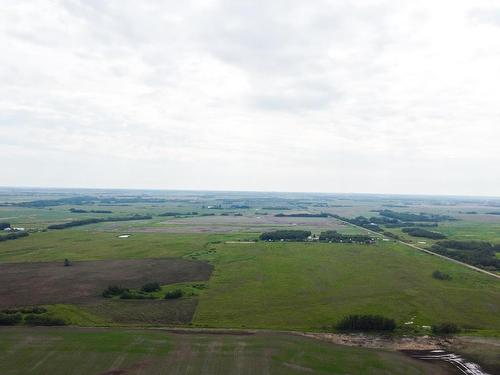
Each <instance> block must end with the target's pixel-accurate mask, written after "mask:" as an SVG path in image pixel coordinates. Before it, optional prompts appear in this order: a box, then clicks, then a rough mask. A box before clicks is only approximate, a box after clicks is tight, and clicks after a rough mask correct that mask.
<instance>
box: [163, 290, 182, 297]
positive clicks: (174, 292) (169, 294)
mask: <svg viewBox="0 0 500 375" xmlns="http://www.w3.org/2000/svg"><path fill="white" fill-rule="evenodd" d="M183 294H184V292H183V291H182V290H181V289H174V290H170V291H168V292H167V293H165V299H175V298H181V297H182V296H183Z"/></svg>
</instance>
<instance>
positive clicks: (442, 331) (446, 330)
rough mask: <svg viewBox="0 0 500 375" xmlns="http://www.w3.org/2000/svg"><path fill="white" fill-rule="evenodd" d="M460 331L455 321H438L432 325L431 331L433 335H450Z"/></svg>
mask: <svg viewBox="0 0 500 375" xmlns="http://www.w3.org/2000/svg"><path fill="white" fill-rule="evenodd" d="M460 331H461V330H460V327H459V326H458V325H456V324H455V323H440V324H436V325H433V326H432V333H434V334H435V335H451V334H454V333H460Z"/></svg>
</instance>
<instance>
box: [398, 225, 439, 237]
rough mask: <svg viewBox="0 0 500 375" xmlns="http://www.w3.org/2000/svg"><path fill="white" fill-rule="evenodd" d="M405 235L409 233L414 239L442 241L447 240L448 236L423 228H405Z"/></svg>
mask: <svg viewBox="0 0 500 375" xmlns="http://www.w3.org/2000/svg"><path fill="white" fill-rule="evenodd" d="M401 230H402V231H403V232H404V233H408V234H409V235H410V236H413V237H424V238H430V239H433V240H442V239H444V238H446V236H445V235H444V234H442V233H439V232H433V231H430V230H427V229H422V228H414V227H410V228H403V229H401Z"/></svg>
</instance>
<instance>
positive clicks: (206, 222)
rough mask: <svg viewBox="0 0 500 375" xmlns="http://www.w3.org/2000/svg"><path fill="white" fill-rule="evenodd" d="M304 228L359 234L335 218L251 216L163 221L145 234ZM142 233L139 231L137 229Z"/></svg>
mask: <svg viewBox="0 0 500 375" xmlns="http://www.w3.org/2000/svg"><path fill="white" fill-rule="evenodd" d="M297 228H300V229H305V230H310V231H312V232H316V233H319V232H320V231H322V230H337V231H339V232H343V233H359V230H358V229H357V228H353V227H352V226H349V225H345V224H344V223H342V222H340V221H338V220H336V219H334V218H317V217H311V218H304V217H276V216H274V215H258V214H257V213H256V214H255V215H252V216H197V217H190V218H174V219H171V220H165V221H162V222H160V223H158V224H157V225H155V226H154V227H151V228H145V229H143V230H144V231H151V232H171V233H181V232H185V233H191V232H195V233H196V232H209V233H210V232H215V233H217V232H219V233H224V232H263V231H270V230H277V229H297ZM137 230H141V229H137Z"/></svg>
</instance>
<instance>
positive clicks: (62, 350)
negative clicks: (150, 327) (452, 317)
mask: <svg viewBox="0 0 500 375" xmlns="http://www.w3.org/2000/svg"><path fill="white" fill-rule="evenodd" d="M0 335H1V337H2V340H1V341H0V373H1V374H3V375H29V374H36V375H49V374H50V375H59V374H61V375H62V374H68V371H70V372H71V374H73V375H80V374H81V375H125V374H127V375H139V374H142V375H156V374H166V373H168V374H169V375H170V374H171V375H175V374H193V375H194V374H207V375H208V374H210V375H211V374H232V373H237V374H287V375H288V374H304V373H315V374H357V375H363V374H367V375H368V374H370V375H372V374H373V375H378V374H380V375H382V374H405V375H413V374H414V375H418V374H430V373H432V374H436V375H441V374H449V373H451V372H448V370H447V368H445V367H440V366H437V365H433V364H429V363H423V362H418V361H416V360H413V359H411V358H408V357H406V356H405V355H403V354H400V353H397V352H389V351H383V350H372V349H363V348H355V347H345V346H338V345H333V344H328V343H324V342H321V341H315V340H312V339H307V338H303V337H299V336H294V335H286V334H272V333H259V334H254V335H220V334H202V333H199V334H174V333H166V332H161V331H132V330H99V329H91V330H90V329H87V330H82V329H74V328H61V329H46V328H37V329H21V328H14V329H5V328H3V329H0Z"/></svg>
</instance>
